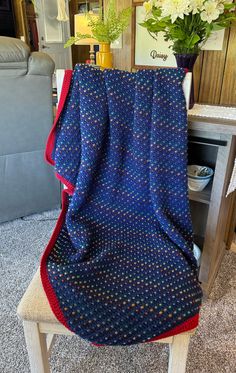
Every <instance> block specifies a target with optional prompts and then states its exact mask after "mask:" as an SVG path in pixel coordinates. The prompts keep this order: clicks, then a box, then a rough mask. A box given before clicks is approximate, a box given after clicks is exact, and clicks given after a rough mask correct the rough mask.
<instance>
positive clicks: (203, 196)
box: [189, 182, 212, 205]
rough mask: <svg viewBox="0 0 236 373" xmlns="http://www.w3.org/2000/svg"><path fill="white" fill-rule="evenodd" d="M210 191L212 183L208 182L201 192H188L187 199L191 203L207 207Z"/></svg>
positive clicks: (209, 200)
mask: <svg viewBox="0 0 236 373" xmlns="http://www.w3.org/2000/svg"><path fill="white" fill-rule="evenodd" d="M211 189H212V182H210V183H209V184H208V185H207V186H206V188H205V189H203V190H202V191H201V192H194V191H193V190H189V199H190V200H191V201H196V202H201V203H205V204H207V205H209V204H210V202H211Z"/></svg>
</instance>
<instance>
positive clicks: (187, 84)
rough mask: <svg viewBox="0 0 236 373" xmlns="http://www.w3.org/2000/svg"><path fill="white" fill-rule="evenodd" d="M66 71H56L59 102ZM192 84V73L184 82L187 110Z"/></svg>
mask: <svg viewBox="0 0 236 373" xmlns="http://www.w3.org/2000/svg"><path fill="white" fill-rule="evenodd" d="M64 74H65V70H63V69H58V70H57V71H56V81H57V97H58V102H59V100H60V95H61V89H62V83H63V79H64ZM191 84H192V73H190V72H188V73H187V74H186V75H185V78H184V82H183V91H184V96H185V100H186V108H187V109H189V100H190V91H191Z"/></svg>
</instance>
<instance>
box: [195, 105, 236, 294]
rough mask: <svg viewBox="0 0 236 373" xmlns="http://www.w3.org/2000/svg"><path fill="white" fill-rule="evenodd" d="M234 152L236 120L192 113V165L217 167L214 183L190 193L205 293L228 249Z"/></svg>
mask: <svg viewBox="0 0 236 373" xmlns="http://www.w3.org/2000/svg"><path fill="white" fill-rule="evenodd" d="M223 110H224V109H223V108H222V111H223ZM190 113H191V111H190ZM235 154H236V119H235V120H232V119H231V120H229V119H222V118H216V117H213V118H211V117H201V116H199V117H197V116H196V115H191V114H189V164H200V165H207V166H210V167H211V168H213V169H214V178H213V180H212V182H211V183H210V184H209V185H208V186H207V187H206V188H205V189H204V190H203V191H202V192H192V191H190V192H189V198H190V206H191V214H192V220H193V229H194V235H195V237H194V239H195V242H196V243H197V244H198V245H199V246H200V248H201V250H202V258H201V266H200V271H199V280H200V281H201V283H202V288H203V290H204V292H205V294H206V295H208V294H209V292H210V290H211V287H212V284H213V282H214V279H215V277H216V274H217V272H218V269H219V266H220V263H221V261H222V258H223V255H224V253H225V250H226V232H227V227H228V226H229V219H230V217H231V215H232V206H233V203H234V199H235V193H233V194H231V195H229V196H228V197H227V198H226V192H227V188H228V185H229V180H230V176H231V172H232V168H233V162H234V159H235Z"/></svg>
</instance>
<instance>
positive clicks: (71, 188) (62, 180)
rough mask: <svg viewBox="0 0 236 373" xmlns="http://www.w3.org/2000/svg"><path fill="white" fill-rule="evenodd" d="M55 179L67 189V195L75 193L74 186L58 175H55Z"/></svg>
mask: <svg viewBox="0 0 236 373" xmlns="http://www.w3.org/2000/svg"><path fill="white" fill-rule="evenodd" d="M56 177H57V178H58V180H60V181H61V183H62V184H64V185H65V186H66V187H67V188H68V189H67V190H66V192H67V194H69V195H71V196H72V195H73V193H74V191H75V186H74V185H73V184H71V183H70V182H69V181H68V180H66V179H65V178H64V177H63V176H61V175H60V174H58V173H56Z"/></svg>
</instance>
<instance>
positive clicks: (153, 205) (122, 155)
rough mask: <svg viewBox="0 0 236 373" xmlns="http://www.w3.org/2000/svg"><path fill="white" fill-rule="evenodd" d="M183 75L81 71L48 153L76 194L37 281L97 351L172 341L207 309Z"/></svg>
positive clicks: (68, 198)
mask: <svg viewBox="0 0 236 373" xmlns="http://www.w3.org/2000/svg"><path fill="white" fill-rule="evenodd" d="M184 76H185V72H184V70H183V69H167V68H163V69H158V70H142V71H139V72H138V73H128V72H123V71H119V70H105V71H100V70H97V69H94V68H92V67H91V66H86V65H77V66H76V68H75V70H74V72H73V76H72V81H71V85H70V89H69V93H68V96H67V99H66V101H65V105H64V108H63V110H62V112H61V115H60V116H59V120H58V122H57V126H56V130H55V136H54V140H53V141H54V149H53V151H52V154H51V158H52V162H51V163H54V164H55V170H56V173H57V174H58V176H59V177H60V178H61V179H64V180H66V181H67V182H68V184H69V185H71V188H69V189H68V190H67V191H65V192H64V207H63V213H62V215H61V217H60V224H59V223H58V225H57V229H56V233H55V232H54V235H53V237H52V240H51V241H50V243H49V245H48V247H47V249H46V251H45V253H44V255H43V258H42V262H41V276H42V281H43V285H44V289H45V291H46V293H47V296H48V299H49V302H50V304H51V306H52V309H53V310H54V312H55V314H56V316H57V317H58V319H59V320H60V321H61V322H62V323H63V324H64V325H66V326H67V327H68V328H69V329H70V330H72V331H73V332H75V333H76V334H78V335H79V336H81V337H82V338H85V339H87V340H89V341H91V342H93V343H97V344H104V345H131V344H135V343H140V342H145V341H148V340H150V339H153V338H155V337H158V336H161V335H163V334H165V333H169V334H168V335H171V331H173V334H174V330H178V331H179V332H180V331H181V325H185V326H186V325H188V321H189V320H192V319H193V318H194V317H195V316H197V315H198V313H199V308H200V304H201V297H202V292H201V288H200V285H199V283H198V280H197V273H196V268H197V267H196V261H195V258H194V256H193V251H192V247H193V241H192V226H191V217H190V211H189V201H188V192H187V176H186V175H187V172H186V169H187V113H186V107H185V98H184V94H183V90H182V82H183V79H184ZM194 326H196V325H194ZM191 327H193V326H192V324H191V323H190V324H189V326H187V327H186V328H187V329H190V328H191Z"/></svg>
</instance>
